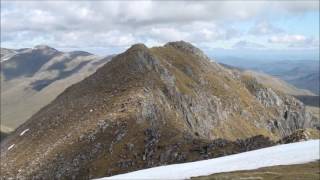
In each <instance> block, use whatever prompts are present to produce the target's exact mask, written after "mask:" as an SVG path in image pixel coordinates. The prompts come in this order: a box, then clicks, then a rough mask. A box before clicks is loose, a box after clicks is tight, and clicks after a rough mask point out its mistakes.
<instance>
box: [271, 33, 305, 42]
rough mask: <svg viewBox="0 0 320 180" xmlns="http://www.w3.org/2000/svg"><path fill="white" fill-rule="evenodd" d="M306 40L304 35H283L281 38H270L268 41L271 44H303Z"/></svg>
mask: <svg viewBox="0 0 320 180" xmlns="http://www.w3.org/2000/svg"><path fill="white" fill-rule="evenodd" d="M306 40H307V38H306V37H305V36H304V35H299V34H298V35H283V36H272V37H271V38H270V39H269V42H271V43H285V44H287V43H301V42H305V41H306Z"/></svg>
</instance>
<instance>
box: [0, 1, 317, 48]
mask: <svg viewBox="0 0 320 180" xmlns="http://www.w3.org/2000/svg"><path fill="white" fill-rule="evenodd" d="M315 4H319V2H309V1H307V2H303V3H301V2H298V1H297V2H296V1H294V2H286V3H282V2H281V3H279V2H274V1H272V2H268V1H249V2H240V1H226V2H224V1H200V2H197V1H191V2H190V1H189V2H187V1H133V2H123V1H79V2H75V1H44V2H39V1H26V2H22V1H19V2H17V1H13V2H9V1H1V32H2V33H1V44H2V45H7V46H10V47H16V48H19V47H30V46H34V45H36V44H49V45H51V46H54V47H62V48H64V47H78V48H81V47H118V48H120V47H123V48H124V47H127V46H130V45H131V44H133V43H137V42H143V43H146V44H156V45H159V44H162V43H165V42H167V41H174V40H181V39H183V40H186V41H191V42H192V43H195V44H197V45H200V46H201V45H206V46H210V44H212V43H216V42H219V41H227V40H232V39H241V37H242V36H243V35H244V34H243V33H242V32H241V31H240V30H238V29H236V28H234V27H232V26H230V24H232V23H234V22H242V21H250V20H253V19H257V18H258V19H259V17H264V16H266V15H270V12H271V11H272V15H274V16H277V15H278V14H279V13H282V12H286V13H290V14H296V13H302V12H307V11H311V10H319V8H318V6H314V5H315ZM255 28H256V29H255V30H252V32H253V33H256V34H271V33H273V32H276V31H277V30H278V29H277V28H275V27H273V26H272V25H271V24H268V23H260V24H257V25H256V27H255Z"/></svg>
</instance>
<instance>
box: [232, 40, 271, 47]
mask: <svg viewBox="0 0 320 180" xmlns="http://www.w3.org/2000/svg"><path fill="white" fill-rule="evenodd" d="M232 48H234V49H264V48H265V46H264V45H262V44H259V43H255V42H250V41H244V40H241V41H238V42H236V43H235V44H234V45H233V46H232Z"/></svg>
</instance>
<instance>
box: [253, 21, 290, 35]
mask: <svg viewBox="0 0 320 180" xmlns="http://www.w3.org/2000/svg"><path fill="white" fill-rule="evenodd" d="M282 32H284V31H283V30H282V29H280V28H278V27H275V26H274V25H272V24H270V23H269V22H267V21H263V22H259V23H256V24H255V26H253V27H252V28H251V29H250V30H249V33H250V34H253V35H270V34H277V33H282Z"/></svg>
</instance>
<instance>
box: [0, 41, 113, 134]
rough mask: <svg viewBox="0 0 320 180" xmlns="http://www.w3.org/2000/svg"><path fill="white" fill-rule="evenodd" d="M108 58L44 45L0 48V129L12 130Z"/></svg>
mask: <svg viewBox="0 0 320 180" xmlns="http://www.w3.org/2000/svg"><path fill="white" fill-rule="evenodd" d="M109 59H110V58H99V57H97V56H95V55H92V54H90V53H87V52H83V51H74V52H60V51H58V50H56V49H54V48H51V47H48V46H44V45H41V46H36V47H34V48H26V49H18V50H13V49H4V48H1V77H2V78H1V110H2V111H1V112H2V113H1V129H2V130H3V131H4V129H7V130H8V129H11V130H14V129H15V128H16V127H18V126H19V125H20V124H22V123H23V122H25V121H26V120H27V119H28V118H30V117H31V115H33V114H34V113H35V112H37V111H38V110H40V108H42V107H44V106H45V105H47V104H48V103H49V102H51V101H52V100H53V99H54V98H55V97H56V96H57V95H58V94H60V93H61V92H62V91H63V90H64V89H65V88H66V87H68V86H70V85H72V84H74V83H76V82H78V81H80V80H82V79H83V78H84V77H86V76H88V75H90V74H92V73H93V72H95V70H96V69H97V68H99V67H100V66H102V65H103V64H104V63H106V62H107V61H108V60H109ZM21 99H23V101H22V100H21Z"/></svg>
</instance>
